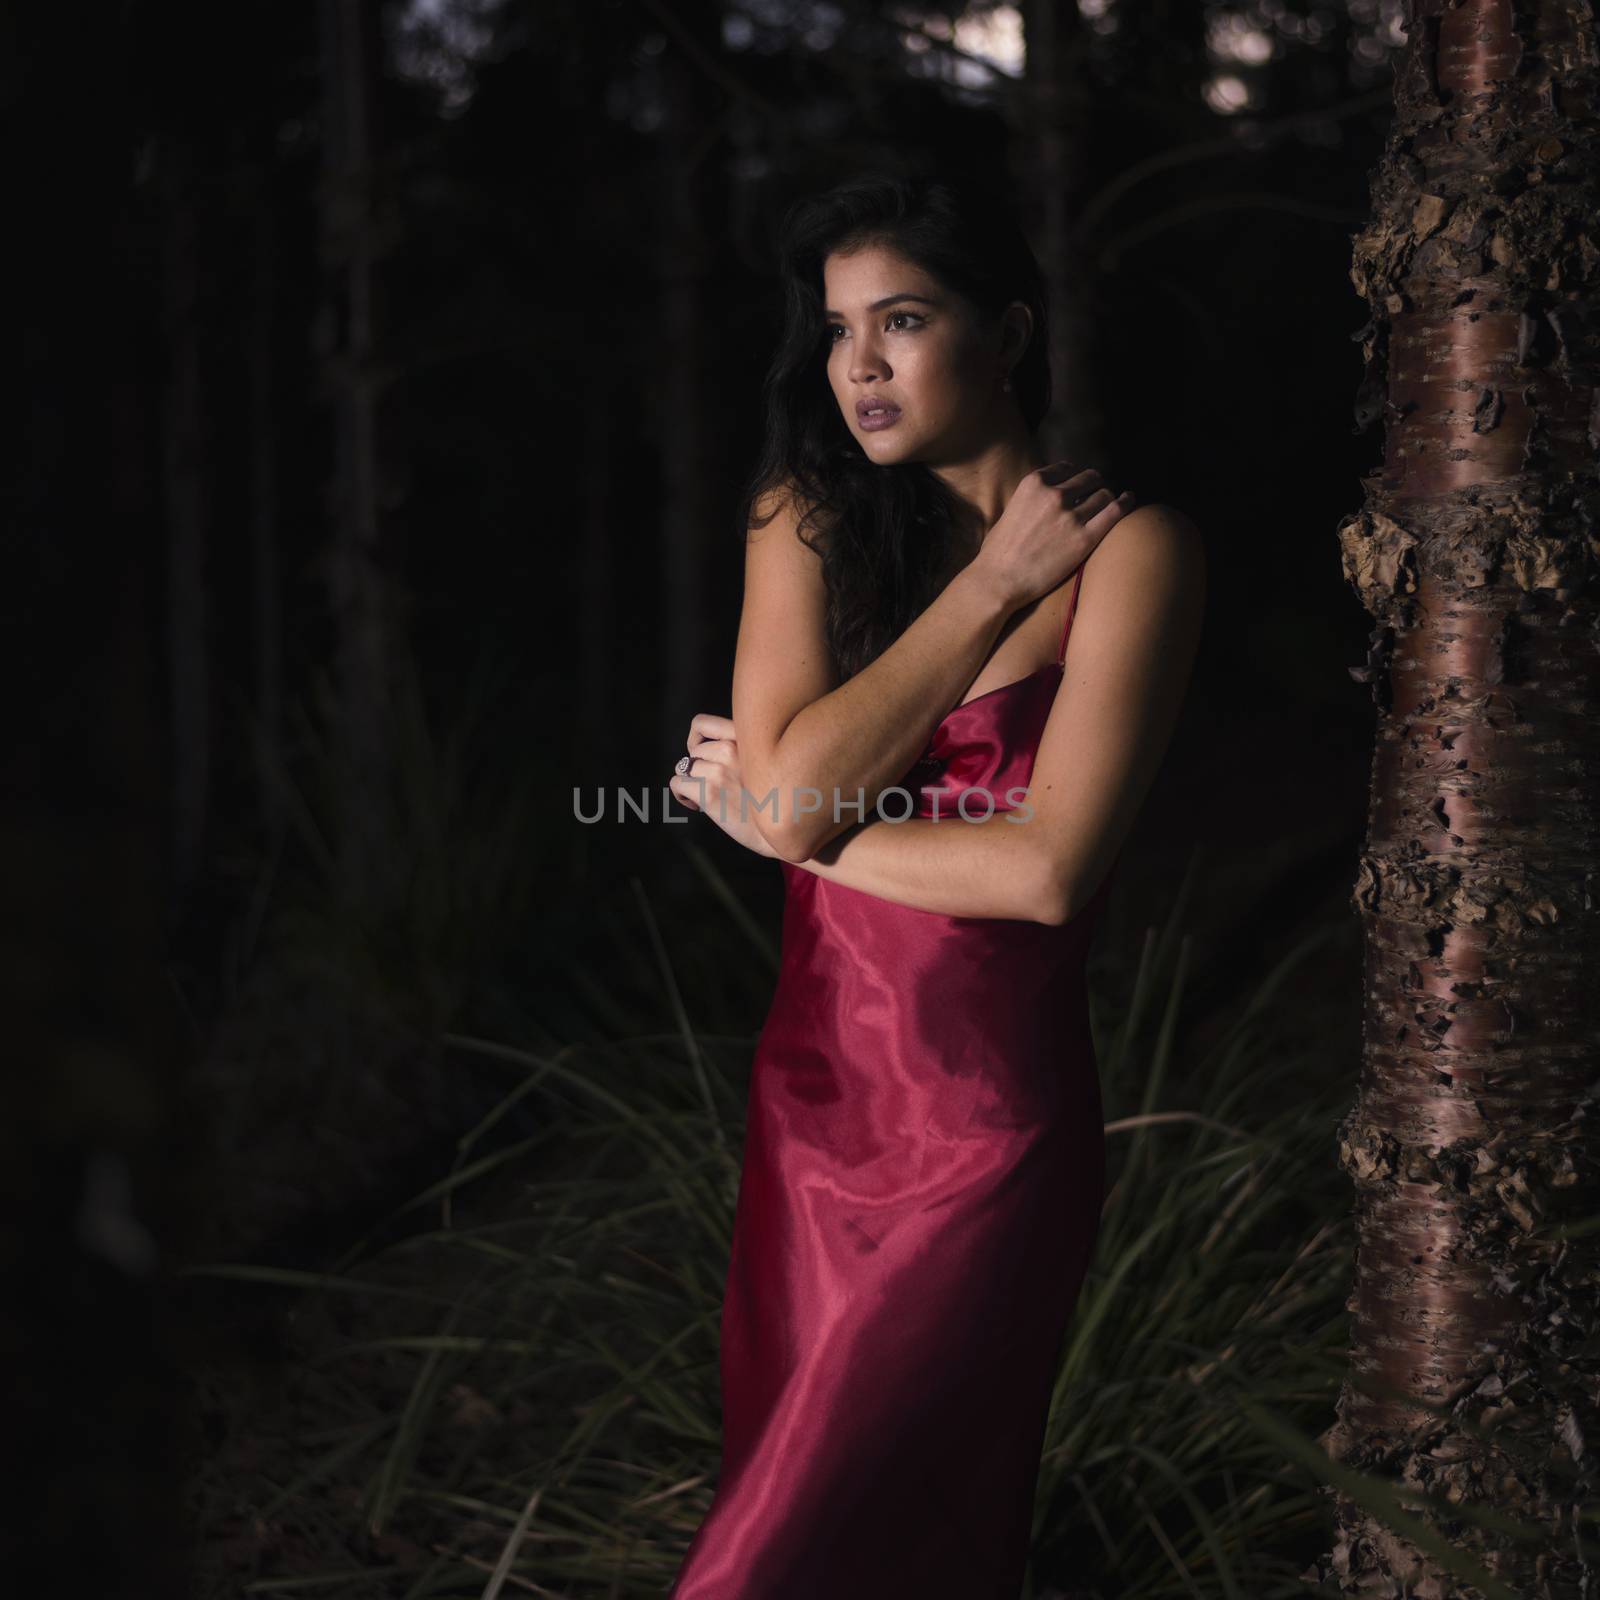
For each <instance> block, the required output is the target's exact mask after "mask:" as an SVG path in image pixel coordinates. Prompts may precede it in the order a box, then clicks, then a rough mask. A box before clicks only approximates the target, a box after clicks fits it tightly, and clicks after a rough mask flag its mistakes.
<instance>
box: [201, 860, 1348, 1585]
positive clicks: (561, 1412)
mask: <svg viewBox="0 0 1600 1600" xmlns="http://www.w3.org/2000/svg"><path fill="white" fill-rule="evenodd" d="M689 848H690V849H691V850H694V849H695V847H694V846H693V845H690V846H689ZM696 856H697V860H698V863H699V865H700V867H701V870H702V873H703V874H704V875H705V877H706V878H707V879H708V881H709V880H717V879H718V875H717V874H716V872H715V869H714V868H713V867H712V866H711V865H710V863H709V862H708V861H707V860H706V859H705V858H704V856H702V855H699V853H698V852H697V851H696ZM1188 886H1189V880H1187V879H1186V880H1185V884H1184V888H1183V892H1182V893H1180V895H1179V898H1178V900H1177V902H1176V903H1175V904H1174V906H1173V908H1172V914H1171V918H1170V920H1169V922H1168V925H1167V926H1166V927H1165V928H1163V929H1161V930H1159V931H1157V930H1151V932H1150V934H1149V936H1148V937H1147V939H1146V940H1145V942H1144V945H1143V948H1142V950H1141V951H1140V952H1139V955H1138V960H1137V963H1136V965H1135V967H1134V970H1133V972H1132V974H1131V983H1130V984H1128V985H1126V987H1127V988H1128V991H1129V998H1128V999H1127V1000H1126V1002H1125V1003H1122V1004H1120V1005H1119V1007H1118V1012H1117V1014H1116V1015H1110V1014H1108V1006H1109V1004H1110V1002H1108V1001H1107V1000H1106V999H1105V998H1104V996H1103V995H1099V991H1098V990H1097V991H1096V992H1097V995H1099V998H1098V999H1097V1003H1096V1008H1095V1015H1094V1018H1093V1022H1094V1027H1095V1034H1096V1048H1097V1054H1098V1055H1099V1058H1100V1061H1101V1068H1102V1083H1103V1089H1104V1096H1105V1104H1106V1111H1107V1119H1108V1120H1107V1134H1108V1139H1109V1141H1110V1147H1111V1167H1110V1171H1111V1177H1110V1181H1109V1183H1108V1193H1107V1197H1106V1203H1105V1210H1104V1219H1103V1226H1102V1233H1101V1238H1100V1243H1099V1246H1098V1248H1097V1252H1096V1256H1095V1260H1094V1262H1093V1265H1092V1267H1091V1270H1090V1274H1089V1278H1088V1281H1087V1283H1086V1286H1085V1289H1084V1291H1083V1294H1082V1297H1081V1299H1080V1302H1079V1305H1078V1309H1077V1311H1076V1314H1075V1317H1074V1320H1073V1323H1072V1326H1071V1329H1070V1333H1069V1339H1068V1343H1067V1347H1066V1350H1065V1353H1064V1359H1063V1362H1062V1366H1061V1371H1060V1377H1059V1380H1058V1383H1057V1385H1056V1390H1055V1395H1054V1400H1053V1405H1052V1411H1051V1417H1050V1423H1049V1430H1048V1438H1047V1444H1046V1449H1045V1455H1044V1461H1043V1465H1042V1470H1041V1480H1040V1489H1039V1497H1038V1502H1037V1521H1036V1528H1035V1560H1034V1568H1033V1576H1032V1578H1031V1579H1030V1584H1029V1590H1028V1593H1029V1594H1030V1595H1031V1596H1036V1597H1042V1596H1044V1595H1046V1594H1051V1593H1059V1592H1066V1593H1079V1594H1097V1595H1100V1596H1102V1597H1104V1600H1112V1597H1116V1600H1136V1597H1144V1596H1152V1597H1153V1596H1161V1595H1169V1594H1170V1595H1203V1596H1212V1595H1216V1596H1240V1597H1246V1596H1247V1597H1249V1600H1263V1597H1266V1596H1271V1595H1277V1594H1284V1595H1287V1594H1303V1593H1305V1592H1307V1591H1306V1587H1305V1586H1304V1585H1303V1584H1301V1583H1300V1582H1299V1581H1298V1579H1297V1577H1296V1574H1297V1573H1298V1572H1299V1571H1301V1570H1302V1569H1303V1568H1304V1566H1305V1564H1306V1562H1307V1560H1309V1559H1310V1557H1311V1556H1312V1555H1313V1554H1315V1553H1316V1552H1318V1551H1320V1550H1321V1549H1322V1548H1324V1547H1325V1544H1326V1542H1327V1541H1326V1537H1325V1534H1324V1532H1323V1511H1322V1501H1321V1499H1320V1498H1319V1496H1318V1494H1317V1489H1316V1484H1317V1479H1316V1476H1315V1474H1314V1473H1312V1472H1310V1471H1309V1470H1307V1468H1306V1467H1305V1466H1304V1465H1303V1464H1302V1463H1300V1462H1297V1461H1296V1460H1294V1459H1292V1458H1291V1456H1290V1455H1288V1454H1286V1452H1285V1450H1284V1449H1283V1447H1282V1444H1281V1442H1279V1440H1278V1439H1277V1438H1276V1436H1274V1435H1273V1434H1271V1433H1269V1432H1268V1431H1265V1430H1263V1429H1262V1428H1261V1427H1258V1426H1257V1424H1256V1422H1255V1420H1254V1419H1255V1417H1256V1416H1257V1415H1259V1414H1260V1413H1262V1412H1265V1413H1267V1414H1269V1415H1270V1416H1271V1418H1273V1419H1274V1420H1275V1421H1277V1422H1278V1423H1280V1424H1286V1425H1288V1426H1289V1427H1291V1428H1293V1429H1295V1430H1297V1432H1298V1433H1299V1434H1300V1435H1302V1436H1305V1437H1307V1438H1309V1437H1310V1436H1311V1435H1313V1434H1315V1433H1316V1432H1317V1431H1320V1429H1321V1428H1322V1427H1323V1426H1325V1425H1326V1423H1327V1422H1328V1421H1330V1420H1331V1416H1332V1402H1333V1397H1334V1395H1335V1393H1336V1388H1337V1382H1338V1376H1339V1372H1340V1370H1341V1362H1340V1359H1339V1357H1340V1351H1341V1348H1342V1345H1343V1341H1344V1338H1345V1327H1344V1320H1343V1319H1344V1313H1343V1306H1342V1302H1343V1297H1344V1295H1345V1293H1346V1292H1347V1289H1348V1285H1349V1281H1350V1237H1349V1231H1348V1225H1347V1222H1346V1216H1347V1212H1348V1201H1349V1196H1348V1193H1347V1190H1346V1185H1345V1180H1344V1179H1343V1178H1342V1177H1341V1175H1340V1174H1339V1173H1338V1172H1337V1169H1336V1168H1335V1166H1334V1163H1333V1156H1332V1151H1333V1136H1334V1128H1335V1125H1336V1123H1337V1119H1338V1117H1339V1115H1340V1114H1341V1112H1342V1110H1343V1108H1344V1106H1345V1104H1347V1102H1348V1098H1349V1093H1350V1089H1349V1085H1348V1083H1347V1082H1339V1081H1334V1080H1332V1078H1331V1076H1330V1075H1327V1074H1324V1075H1323V1076H1322V1078H1321V1080H1320V1081H1318V1080H1316V1079H1314V1078H1313V1079H1312V1081H1309V1082H1307V1084H1306V1093H1305V1094H1304V1095H1303V1096H1301V1097H1299V1098H1298V1099H1297V1100H1296V1101H1295V1102H1294V1103H1293V1106H1292V1109H1291V1110H1289V1111H1288V1112H1285V1113H1280V1114H1276V1115H1273V1116H1263V1115H1262V1114H1260V1113H1259V1112H1258V1111H1257V1109H1256V1108H1257V1107H1258V1106H1259V1105H1260V1104H1262V1103H1263V1101H1269V1100H1270V1099H1271V1098H1273V1097H1271V1096H1269V1095H1266V1094H1264V1093H1263V1090H1264V1087H1265V1086H1266V1085H1267V1084H1268V1083H1269V1081H1270V1080H1274V1079H1276V1080H1281V1078H1282V1076H1283V1075H1285V1074H1293V1073H1295V1071H1296V1066H1295V1063H1294V1062H1293V1061H1290V1060H1284V1059H1282V1058H1281V1056H1279V1055H1278V1054H1276V1053H1275V1049H1274V1043H1273V1041H1274V1033H1275V1030H1274V1028H1273V1026H1272V1019H1273V1016H1274V1005H1275V997H1276V994H1277V991H1278V988H1279V985H1280V984H1281V982H1282V980H1283V979H1284V978H1285V976H1286V975H1288V974H1289V973H1291V972H1292V971H1293V970H1294V969H1295V968H1296V967H1297V966H1298V964H1299V963H1302V962H1304V961H1306V960H1308V959H1309V958H1310V957H1311V956H1312V955H1314V954H1315V952H1316V950H1317V949H1318V948H1319V946H1321V944H1322V943H1323V942H1324V940H1325V938H1326V937H1327V936H1326V935H1320V936H1318V937H1317V938H1315V939H1312V940H1309V941H1307V942H1306V943H1305V944H1304V945H1302V946H1301V947H1300V948H1299V949H1297V950H1294V951H1291V952H1289V953H1288V954H1287V955H1285V956H1284V957H1283V958H1282V959H1281V960H1280V961H1279V963H1278V965H1277V966H1276V968H1274V969H1273V970H1272V971H1270V972H1268V973H1267V974H1266V975H1265V976H1264V978H1263V981H1262V983H1261V984H1260V987H1259V989H1258V991H1257V992H1256V994H1255V996H1254V997H1253V999H1252V1001H1251V1002H1250V1004H1249V1005H1247V1006H1246V1007H1245V1008H1244V1009H1243V1010H1242V1012H1241V1014H1240V1015H1239V1016H1238V1017H1237V1018H1236V1019H1234V1021H1233V1023H1232V1025H1231V1026H1230V1027H1229V1028H1228V1029H1227V1030H1226V1032H1225V1033H1224V1034H1223V1036H1222V1037H1221V1038H1220V1040H1219V1041H1218V1042H1217V1043H1215V1044H1214V1045H1213V1046H1211V1047H1210V1049H1209V1050H1208V1051H1207V1052H1206V1053H1205V1055H1204V1057H1203V1058H1197V1059H1188V1058H1186V1053H1185V1052H1186V1045H1185V1033H1184V1028H1183V1024H1182V1015H1183V1013H1182V1002H1183V995H1184V982H1185V975H1186V969H1187V964H1188V956H1189V942H1188V939H1187V938H1186V937H1185V936H1184V935H1183V933H1182V931H1181V930H1182V923H1183V915H1184V896H1185V895H1186V894H1187V892H1188ZM722 892H726V886H725V885H724V886H723V889H722ZM636 894H637V914H638V918H639V922H640V925H641V927H642V928H643V930H644V934H645V938H644V944H645V945H646V946H647V947H648V949H649V950H650V952H651V956H652V959H653V961H654V962H655V963H656V965H657V967H658V970H659V978H660V982H661V984H662V986H663V987H662V992H663V993H665V994H666V995H667V996H668V1011H669V1015H670V1022H671V1026H670V1028H669V1029H665V1030H663V1031H661V1032H658V1033H654V1034H649V1035H643V1036H635V1037H631V1038H621V1039H616V1040H613V1041H607V1042H601V1043H582V1044H573V1045H570V1046H566V1047H563V1048H559V1049H554V1050H548V1049H547V1050H538V1051H532V1050H525V1049H521V1048H518V1047H517V1046H516V1045H515V1044H514V1043H511V1042H508V1041H504V1040H496V1039H489V1038H485V1037H481V1036H478V1035H467V1034H461V1033H449V1034H446V1035H445V1038H444V1046H445V1050H446V1052H447V1054H448V1055H453V1056H455V1057H457V1058H458V1059H461V1060H466V1059H470V1060H472V1061H473V1062H475V1063H476V1064H477V1066H478V1068H479V1069H480V1070H485V1069H487V1070H495V1071H500V1072H503V1073H504V1075H505V1078H506V1084H505V1090H504V1094H503V1096H502V1097H501V1099H500V1100H499V1101H498V1103H497V1104H495V1105H494V1107H493V1108H492V1109H491V1110H490V1111H489V1113H488V1114H487V1115H485V1116H483V1117H482V1118H481V1120H480V1121H479V1122H478V1123H477V1124H476V1125H475V1126H474V1127H472V1128H471V1129H470V1130H468V1131H467V1132H466V1133H465V1134H464V1135H463V1136H462V1137H461V1139H460V1141H459V1144H458V1147H457V1150H456V1154H455V1159H454V1161H453V1162H452V1163H451V1165H450V1168H449V1170H447V1171H445V1172H443V1173H441V1174H440V1176H439V1178H438V1180H437V1181H436V1182H434V1183H432V1184H431V1185H429V1186H428V1187H427V1188H426V1189H425V1190H424V1191H423V1192H421V1193H419V1194H417V1195H416V1196H415V1197H414V1198H413V1199H412V1200H411V1201H410V1202H409V1203H408V1204H406V1205H405V1206H403V1207H402V1208H401V1209H400V1211H399V1212H398V1213H397V1214H396V1215H395V1216H394V1217H392V1218H390V1219H388V1221H387V1222H386V1223H385V1225H384V1226H383V1227H382V1228H380V1229H376V1230H374V1231H373V1232H372V1233H371V1234H369V1235H368V1237H366V1238H364V1239H360V1240H356V1241H353V1242H352V1243H351V1245H350V1247H349V1248H348V1249H347V1250H345V1251H344V1253H343V1255H342V1257H341V1258H340V1259H338V1260H337V1261H336V1262H335V1263H334V1264H333V1265H332V1266H331V1267H330V1268H329V1269H328V1270H326V1271H321V1272H303V1273H302V1272H294V1271H289V1270H285V1269H280V1268H267V1267H259V1266H252V1265H250V1264H249V1263H238V1262H235V1263H214V1264H211V1265H210V1266H208V1267H206V1268H203V1269H201V1270H203V1271H205V1272H208V1273H210V1274H212V1275H219V1276H227V1277H231V1278H233V1279H235V1280H239V1281H253V1282H256V1283H259V1284H262V1285H276V1286H277V1287H278V1288H279V1289H280V1290H281V1291H287V1292H290V1293H292V1294H293V1295H294V1296H296V1297H297V1300H298V1309H297V1311H296V1315H295V1319H294V1324H293V1326H294V1338H295V1354H296V1364H295V1366H294V1368H293V1370H292V1372H291V1374H290V1376H289V1378H288V1381H287V1383H286V1387H285V1391H284V1397H283V1398H284V1404H283V1406H282V1408H281V1410H280V1412H279V1413H278V1415H277V1416H276V1417H275V1418H274V1419H271V1420H270V1422H269V1421H268V1420H267V1419H263V1420H262V1421H261V1423H259V1424H258V1425H257V1427H256V1429H255V1432H254V1443H255V1449H256V1456H257V1462H256V1468H255V1470H256V1471H257V1473H258V1474H260V1481H261V1482H265V1483H268V1484H269V1485H270V1486H269V1487H268V1488H267V1489H265V1490H264V1491H262V1490H258V1492H257V1494H256V1496H255V1498H254V1501H253V1503H252V1504H251V1506H250V1515H251V1517H252V1518H253V1523H254V1526H255V1528H256V1529H257V1530H258V1535H257V1537H256V1540H255V1543H254V1545H253V1546H251V1545H250V1543H249V1541H248V1540H245V1541H242V1542H241V1540H240V1539H239V1536H238V1531H237V1527H235V1529H234V1536H233V1542H232V1544H231V1545H228V1546H226V1549H227V1550H228V1551H231V1552H232V1555H233V1556H234V1557H235V1558H237V1557H238V1556H239V1554H240V1551H241V1549H243V1548H246V1547H249V1548H250V1549H251V1550H252V1552H253V1554H252V1560H253V1562H254V1569H255V1570H254V1571H253V1572H246V1573H245V1574H244V1576H242V1577H241V1576H240V1575H239V1562H238V1560H237V1559H235V1562H234V1567H233V1576H232V1578H231V1579H230V1580H229V1581H231V1582H232V1583H233V1584H234V1585H235V1587H234V1590H233V1591H231V1592H237V1593H239V1594H276V1593H291V1592H292V1593H317V1592H323V1593H335V1594H338V1595H340V1596H350V1597H357V1596H367V1595H372V1596H380V1595H381V1596H386V1597H387V1596H395V1597H400V1596H405V1597H412V1596H425V1595H452V1596H455V1595H460V1596H468V1595H470V1596H474V1597H479V1596H482V1597H485V1600H492V1597H494V1596H496V1595H499V1594H503V1593H504V1594H510V1593H522V1594H542V1595H560V1596H567V1597H570V1600H588V1597H591V1596H595V1597H598V1596H635V1595H638V1596H646V1595H649V1596H659V1595H660V1594H662V1593H663V1592H664V1590H665V1588H666V1585H667V1583H668V1582H669V1581H670V1578H671V1576H672V1574H673V1573H674V1571H675V1570H676V1567H677V1564H678V1562H679V1560H680V1558H681V1555H682V1552H683V1548H684V1546H685V1545H686V1544H687V1542H688V1539H689V1537H690V1536H691V1534H692V1533H693V1531H694V1529H695V1527H697V1526H698V1524H699V1522H700V1520H701V1518H702V1517H703V1515H704V1513H705V1510H706V1508H707V1506H708V1504H709V1501H710V1496H711V1492H712V1488H713V1486H714V1482H715V1473H716V1467H717V1450H718V1440H719V1420H718V1412H717V1395H718V1390H717V1366H716V1357H717V1327H718V1316H719V1312H720V1306H721V1294H722V1287H723V1279H724V1274H725V1272H726V1267H727V1258H728V1249H729V1243H730V1237H731V1225H732V1212H733V1203H734V1199H735V1195H736V1192H737V1176H738V1153H739V1149H740V1144H741V1132H742V1130H741V1128H740V1118H741V1116H742V1111H743V1097H744V1088H743V1085H744V1081H745V1073H746V1070H747V1067H748V1061H749V1053H750V1047H751V1044H752V1042H753V1041H752V1040H751V1039H750V1038H748V1037H742V1036H741V1037H723V1036H707V1035H704V1034H701V1033H699V1032H697V1030H696V1029H695V1028H694V1026H693V1024H692V1021H691V1017H690V1011H689V1005H688V1002H687V1001H686V999H685V997H684V996H682V995H681V994H680V993H679V992H678V988H677V977H676V973H675V970H674V966H673V961H672V955H671V952H670V950H669V948H668V944H667V941H666V940H665V939H663V938H662V936H661V932H660V920H659V919H658V917H657V916H656V914H655V911H654V908H653V906H652V904H651V900H650V897H649V895H648V894H647V893H646V892H645V890H644V888H643V886H642V885H636ZM1180 1068H1181V1071H1180V1070H1179V1069H1180ZM1307 1076H1308V1077H1310V1075H1309V1074H1308V1075H1307ZM1277 1098H1280V1099H1281V1096H1278V1097H1277ZM238 1492H239V1482H238V1480H237V1479H235V1480H233V1481H231V1482H230V1481H229V1480H228V1478H227V1464H226V1463H222V1462H219V1463H216V1464H215V1469H214V1471H213V1472H212V1473H211V1474H210V1475H209V1481H208V1486H207V1488H206V1492H205V1494H204V1495H203V1496H202V1501H201V1504H202V1515H203V1519H204V1520H203V1528H202V1531H203V1532H205V1533H206V1534H207V1536H208V1537H219V1538H220V1535H221V1533H222V1531H223V1530H224V1529H226V1528H227V1527H228V1526H229V1517H230V1515H232V1516H234V1517H235V1518H237V1516H238ZM219 1581H220V1579H219ZM218 1592H222V1591H221V1590H219V1591H218Z"/></svg>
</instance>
